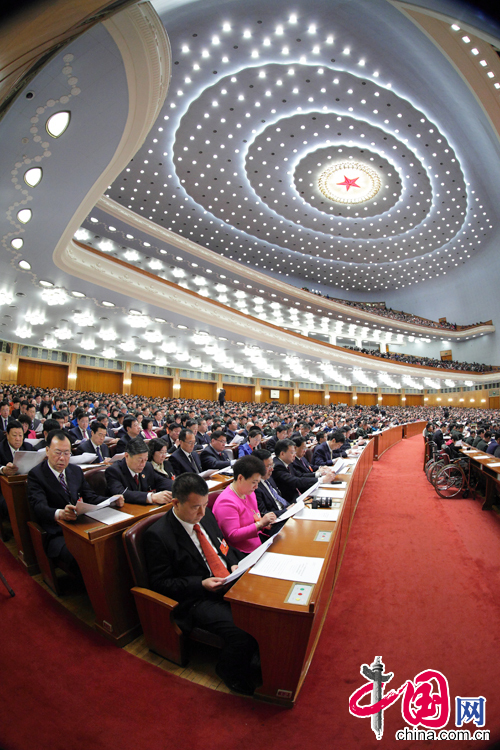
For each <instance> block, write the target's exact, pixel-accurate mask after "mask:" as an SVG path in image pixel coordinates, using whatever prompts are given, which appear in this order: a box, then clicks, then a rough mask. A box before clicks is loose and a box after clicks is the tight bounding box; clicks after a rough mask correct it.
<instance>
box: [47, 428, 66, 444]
mask: <svg viewBox="0 0 500 750" xmlns="http://www.w3.org/2000/svg"><path fill="white" fill-rule="evenodd" d="M54 438H57V439H58V440H67V441H68V443H70V445H71V442H70V439H69V437H68V436H67V435H66V433H65V432H64V430H60V429H57V430H51V431H50V432H49V434H48V435H47V441H46V442H47V445H50V444H51V443H52V441H53V440H54Z"/></svg>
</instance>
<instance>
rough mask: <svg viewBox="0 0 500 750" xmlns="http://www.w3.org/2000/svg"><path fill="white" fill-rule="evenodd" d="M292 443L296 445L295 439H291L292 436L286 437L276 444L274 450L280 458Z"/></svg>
mask: <svg viewBox="0 0 500 750" xmlns="http://www.w3.org/2000/svg"><path fill="white" fill-rule="evenodd" d="M291 445H293V446H294V447H295V443H294V442H293V440H290V438H285V439H284V440H278V442H277V443H276V445H275V446H274V452H275V454H276V455H277V456H278V458H279V457H280V455H281V454H282V453H286V451H287V450H288V449H289V447H290V446H291Z"/></svg>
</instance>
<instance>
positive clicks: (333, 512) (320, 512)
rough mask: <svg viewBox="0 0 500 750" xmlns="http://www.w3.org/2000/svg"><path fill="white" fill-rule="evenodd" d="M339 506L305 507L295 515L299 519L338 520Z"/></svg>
mask: <svg viewBox="0 0 500 750" xmlns="http://www.w3.org/2000/svg"><path fill="white" fill-rule="evenodd" d="M339 513H340V509H339V508H317V509H313V508H304V509H303V510H301V511H300V513H297V514H296V515H295V518H296V519H297V520H298V521H337V520H338V517H339Z"/></svg>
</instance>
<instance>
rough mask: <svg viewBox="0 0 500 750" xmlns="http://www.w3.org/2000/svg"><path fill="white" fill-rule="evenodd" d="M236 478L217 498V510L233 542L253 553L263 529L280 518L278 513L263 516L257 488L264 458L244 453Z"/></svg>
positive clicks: (264, 471)
mask: <svg viewBox="0 0 500 750" xmlns="http://www.w3.org/2000/svg"><path fill="white" fill-rule="evenodd" d="M233 472H234V475H233V476H234V480H233V482H232V483H231V484H230V485H229V486H228V487H226V489H225V490H223V491H222V492H221V494H220V495H219V496H218V498H217V499H216V501H215V503H214V506H213V512H214V516H215V517H216V519H217V523H218V524H219V526H220V527H221V529H222V532H223V534H224V536H225V537H226V539H227V540H228V542H229V544H231V546H232V547H235V548H236V549H239V550H241V552H245V553H249V552H252V550H254V549H255V548H256V547H258V546H259V545H260V544H261V540H260V537H259V531H262V529H264V528H266V527H267V526H268V525H269V524H270V523H272V521H274V520H275V519H276V514H275V513H274V512H270V513H266V514H265V515H264V516H261V514H260V512H259V508H258V505H257V499H256V497H255V490H256V488H257V487H258V485H259V482H260V480H261V477H263V476H265V474H266V467H265V466H264V464H263V462H262V461H261V460H260V458H256V457H255V456H243V458H239V459H238V460H237V461H236V462H235V464H234V466H233Z"/></svg>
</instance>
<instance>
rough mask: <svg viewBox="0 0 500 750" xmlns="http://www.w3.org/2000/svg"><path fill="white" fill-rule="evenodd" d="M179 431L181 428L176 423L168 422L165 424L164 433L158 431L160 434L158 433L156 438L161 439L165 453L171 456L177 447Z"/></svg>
mask: <svg viewBox="0 0 500 750" xmlns="http://www.w3.org/2000/svg"><path fill="white" fill-rule="evenodd" d="M180 431H181V426H180V425H179V424H177V422H169V423H168V424H167V427H166V431H165V430H160V432H159V433H158V437H161V439H162V440H163V442H164V443H165V444H166V446H167V453H169V454H172V453H174V452H175V451H176V450H177V448H178V447H179V445H178V441H179V434H180Z"/></svg>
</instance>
